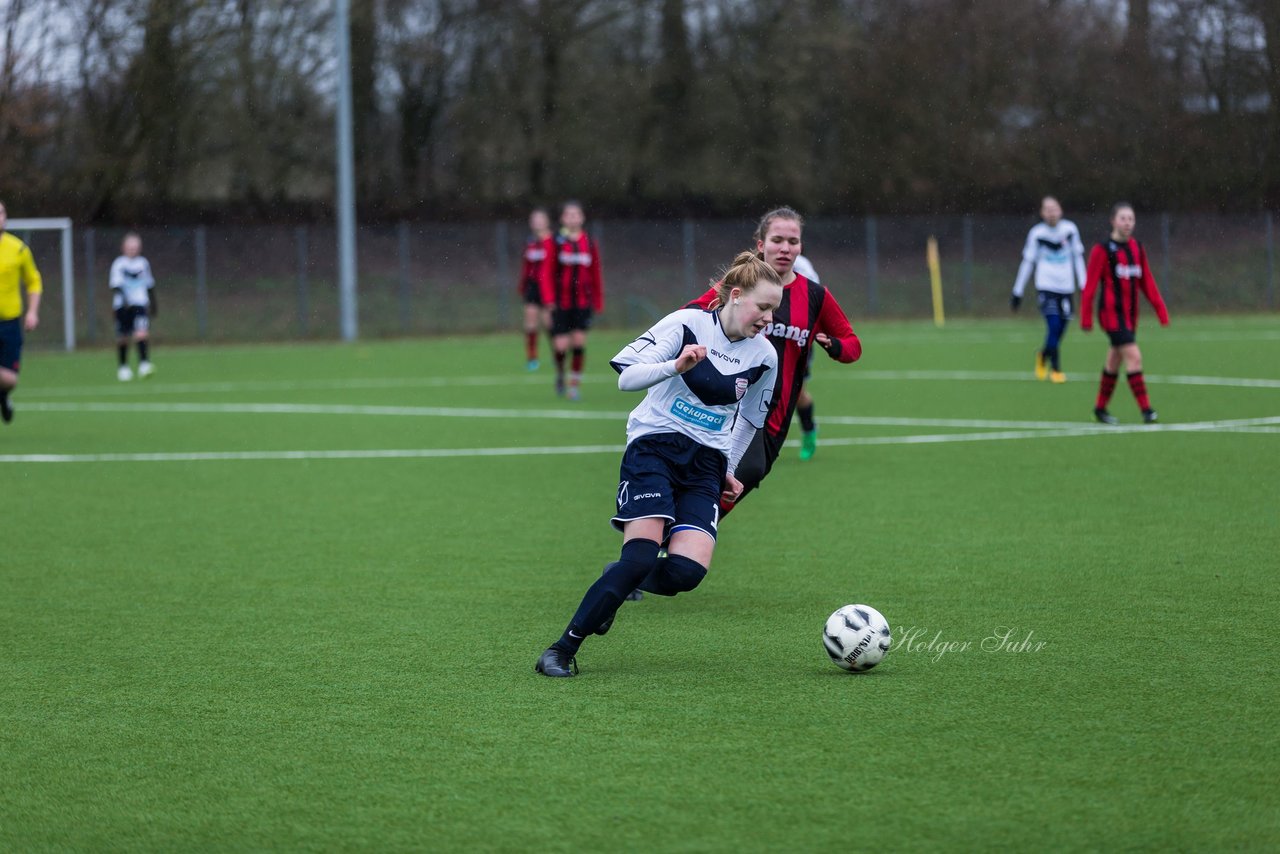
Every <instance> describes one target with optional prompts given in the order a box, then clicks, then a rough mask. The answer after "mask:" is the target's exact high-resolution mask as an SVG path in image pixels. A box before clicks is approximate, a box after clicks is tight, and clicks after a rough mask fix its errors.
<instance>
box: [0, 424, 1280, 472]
mask: <svg viewBox="0 0 1280 854" xmlns="http://www.w3.org/2000/svg"><path fill="white" fill-rule="evenodd" d="M1272 425H1280V416H1274V417H1268V418H1241V419H1233V420H1230V421H1197V422H1192V423H1189V424H1158V425H1134V426H1127V427H1126V426H1118V427H1107V426H1104V425H1096V426H1078V427H1073V428H1069V429H1053V430H1001V431H988V432H982V433H934V434H925V435H914V436H861V437H853V438H843V439H824V440H823V445H825V446H848V445H924V444H944V443H949V442H991V441H1008V440H1013V439H1045V438H1068V437H1076V436H1103V435H1117V436H1118V435H1126V434H1131V433H1147V434H1151V433H1174V432H1211V431H1222V432H1242V431H1244V430H1250V429H1267V428H1268V427H1270V426H1272ZM787 444H788V445H789V446H795V445H797V444H798V443H797V442H795V441H791V442H788V443H787ZM622 451H623V446H621V445H561V446H554V445H544V446H540V447H531V448H407V449H391V450H381V449H372V450H337V451H323V450H321V451H189V452H183V451H176V452H161V453H118V454H0V463H117V462H136V463H150V462H207V461H237V460H385V459H432V458H441V457H447V458H457V457H519V456H554V455H570V454H606V453H608V454H618V453H621V452H622Z"/></svg>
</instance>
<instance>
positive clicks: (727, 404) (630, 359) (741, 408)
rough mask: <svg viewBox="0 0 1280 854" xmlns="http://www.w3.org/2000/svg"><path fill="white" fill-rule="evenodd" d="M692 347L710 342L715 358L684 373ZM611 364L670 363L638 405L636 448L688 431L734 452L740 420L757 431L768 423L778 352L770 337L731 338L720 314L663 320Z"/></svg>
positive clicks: (630, 438)
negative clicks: (678, 365)
mask: <svg viewBox="0 0 1280 854" xmlns="http://www.w3.org/2000/svg"><path fill="white" fill-rule="evenodd" d="M688 344H702V345H704V346H706V348H707V358H705V359H703V360H702V361H701V362H699V363H698V364H696V365H694V366H693V367H692V368H691V369H689V370H688V371H685V372H684V373H683V374H676V372H675V359H676V357H677V356H679V355H680V352H681V351H682V350H684V348H685V346H686V345H688ZM609 364H610V365H611V366H612V367H613V369H614V370H615V371H617V372H618V373H622V371H623V370H624V369H626V368H627V367H629V366H631V365H653V366H665V367H666V368H667V371H668V373H666V377H667V378H666V379H663V380H661V381H659V382H658V383H657V384H656V385H652V386H649V390H648V392H647V393H646V394H645V396H644V400H642V401H640V405H639V406H637V407H636V408H635V409H633V410H631V416H630V417H629V418H628V419H627V444H628V445H629V444H631V443H632V442H634V441H635V440H636V439H638V438H639V437H641V436H647V435H650V434H653V433H683V434H684V435H686V436H688V437H689V438H691V439H693V440H694V441H695V442H698V443H699V444H701V445H705V446H707V447H709V448H715V449H716V450H718V451H721V452H722V453H724V455H725V456H726V457H727V456H729V453H730V447H731V445H732V433H733V426H734V422H735V419H737V418H742V419H745V421H746V422H747V423H749V424H751V425H752V426H753V427H755V429H757V430H759V429H761V428H762V427H764V424H765V419H766V418H767V417H768V414H769V400H770V398H771V397H772V396H773V385H774V371H775V370H776V369H777V367H778V354H777V350H775V349H774V346H773V345H772V344H770V343H769V339H768V337H766V336H765V335H756V336H755V337H754V338H744V339H742V340H741V341H730V340H729V337H728V336H727V335H725V332H724V328H723V327H722V326H721V325H720V313H719V312H717V311H703V310H702V309H696V308H686V309H681V310H680V311H677V312H673V313H671V314H669V315H667V316H666V317H664V318H663V319H662V320H660V321H658V323H657V324H656V325H655V326H654V327H653V328H652V329H650V330H649V331H648V332H646V333H645V334H643V335H641V336H640V337H639V338H637V339H636V340H635V341H632V342H631V343H630V344H628V345H627V346H626V347H623V348H622V352H620V353H619V354H618V355H616V356H614V357H613V359H612V360H611V361H610V362H609Z"/></svg>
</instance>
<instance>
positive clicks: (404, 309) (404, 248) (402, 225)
mask: <svg viewBox="0 0 1280 854" xmlns="http://www.w3.org/2000/svg"><path fill="white" fill-rule="evenodd" d="M396 234H397V237H398V238H399V239H398V240H397V243H398V244H399V249H400V331H401V332H404V333H408V332H409V223H407V222H405V221H404V220H400V222H399V224H398V225H397V226H396Z"/></svg>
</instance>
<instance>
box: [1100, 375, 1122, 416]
mask: <svg viewBox="0 0 1280 854" xmlns="http://www.w3.org/2000/svg"><path fill="white" fill-rule="evenodd" d="M1119 376H1120V375H1119V374H1116V373H1112V372H1111V371H1108V370H1103V372H1102V380H1101V382H1099V383H1098V399H1097V401H1096V402H1095V403H1094V406H1095V407H1096V408H1098V409H1106V408H1107V403H1108V402H1110V400H1111V393H1112V392H1114V391H1115V390H1116V380H1117V379H1118V378H1119Z"/></svg>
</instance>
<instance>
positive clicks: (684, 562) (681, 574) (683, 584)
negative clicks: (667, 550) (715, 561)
mask: <svg viewBox="0 0 1280 854" xmlns="http://www.w3.org/2000/svg"><path fill="white" fill-rule="evenodd" d="M663 574H664V575H666V581H667V585H668V586H669V587H670V588H671V589H672V590H675V591H676V592H678V593H688V592H689V591H690V590H692V589H694V588H695V587H697V586H698V585H699V584H701V583H702V579H704V578H706V577H707V568H706V567H705V566H703V565H702V564H700V563H698V562H697V561H696V560H694V559H693V558H689V557H685V556H684V555H669V556H668V557H667V563H666V566H665V567H664V568H663Z"/></svg>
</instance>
